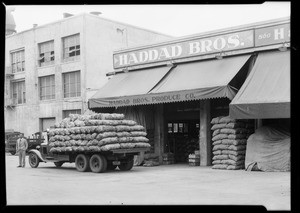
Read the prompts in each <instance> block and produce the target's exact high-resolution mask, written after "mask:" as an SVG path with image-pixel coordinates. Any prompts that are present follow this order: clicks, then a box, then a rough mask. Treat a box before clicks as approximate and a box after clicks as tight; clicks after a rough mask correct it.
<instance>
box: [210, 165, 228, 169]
mask: <svg viewBox="0 0 300 213" xmlns="http://www.w3.org/2000/svg"><path fill="white" fill-rule="evenodd" d="M227 167H228V165H226V164H216V165H213V166H212V168H213V169H226V168H227Z"/></svg>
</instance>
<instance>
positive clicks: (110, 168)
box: [107, 161, 117, 170]
mask: <svg viewBox="0 0 300 213" xmlns="http://www.w3.org/2000/svg"><path fill="white" fill-rule="evenodd" d="M116 168H117V165H113V164H112V161H107V170H115V169H116Z"/></svg>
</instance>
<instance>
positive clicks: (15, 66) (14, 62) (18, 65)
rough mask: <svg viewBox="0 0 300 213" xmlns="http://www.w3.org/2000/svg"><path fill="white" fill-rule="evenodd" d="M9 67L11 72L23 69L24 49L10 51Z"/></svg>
mask: <svg viewBox="0 0 300 213" xmlns="http://www.w3.org/2000/svg"><path fill="white" fill-rule="evenodd" d="M11 68H12V72H13V73H16V72H22V71H25V51H24V50H20V51H15V52H12V53H11Z"/></svg>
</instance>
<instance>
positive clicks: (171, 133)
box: [164, 101, 200, 163]
mask: <svg viewBox="0 0 300 213" xmlns="http://www.w3.org/2000/svg"><path fill="white" fill-rule="evenodd" d="M199 104H200V103H199V101H189V102H180V103H169V104H165V106H164V115H165V121H166V124H165V125H166V131H167V138H166V140H165V144H164V153H172V154H173V155H174V160H175V163H188V156H189V154H192V153H194V152H195V150H199V128H200V108H199V106H200V105H199Z"/></svg>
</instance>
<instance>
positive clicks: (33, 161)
mask: <svg viewBox="0 0 300 213" xmlns="http://www.w3.org/2000/svg"><path fill="white" fill-rule="evenodd" d="M28 161H29V165H30V166H31V167H32V168H36V167H38V166H39V163H40V160H39V157H38V156H37V154H35V153H30V154H29V157H28Z"/></svg>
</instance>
